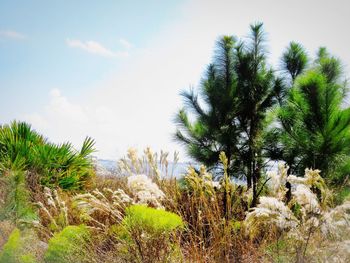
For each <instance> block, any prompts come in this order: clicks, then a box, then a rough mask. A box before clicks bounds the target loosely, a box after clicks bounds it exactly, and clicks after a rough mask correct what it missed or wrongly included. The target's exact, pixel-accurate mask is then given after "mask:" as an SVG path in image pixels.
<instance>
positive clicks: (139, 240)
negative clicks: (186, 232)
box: [118, 205, 184, 262]
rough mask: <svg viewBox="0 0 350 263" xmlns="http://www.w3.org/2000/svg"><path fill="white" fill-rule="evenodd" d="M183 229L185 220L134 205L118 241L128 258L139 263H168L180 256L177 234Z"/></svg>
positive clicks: (168, 213) (128, 211)
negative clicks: (125, 250) (125, 248)
mask: <svg viewBox="0 0 350 263" xmlns="http://www.w3.org/2000/svg"><path fill="white" fill-rule="evenodd" d="M183 228H184V224H183V222H182V219H181V218H180V217H179V216H178V215H176V214H174V213H171V212H167V211H164V210H158V209H154V208H150V207H147V206H144V205H133V206H130V207H129V208H127V209H126V216H125V218H124V220H123V222H122V224H121V227H120V228H119V233H118V234H119V238H120V239H121V241H122V242H123V243H124V245H125V246H127V252H128V256H129V257H132V259H130V258H129V259H128V260H136V261H137V262H169V261H172V260H174V258H175V257H176V256H179V253H176V252H178V246H176V242H175V240H176V239H175V237H176V232H177V231H181V230H182V229H183Z"/></svg>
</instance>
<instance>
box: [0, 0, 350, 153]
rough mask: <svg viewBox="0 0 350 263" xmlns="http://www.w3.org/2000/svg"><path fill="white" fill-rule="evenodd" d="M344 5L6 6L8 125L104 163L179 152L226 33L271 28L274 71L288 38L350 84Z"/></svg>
mask: <svg viewBox="0 0 350 263" xmlns="http://www.w3.org/2000/svg"><path fill="white" fill-rule="evenodd" d="M349 7H350V4H349V3H348V1H346V0H333V1H328V0H317V1H316V0H308V1H305V0H304V1H300V0H295V1H288V0H278V1H277V0H245V1H243V0H241V1H236V0H230V1H229V0H216V1H214V0H212V1H209V0H178V1H175V0H167V1H161V0H147V1H146V0H139V1H136V0H124V1H121V0H105V1H97V0H95V1H93V0H80V1H79V0H75V1H59V0H52V1H45V0H22V1H17V0H11V1H10V0H8V1H4V0H0V123H1V124H4V123H8V122H10V121H12V120H14V119H16V120H22V121H26V122H29V123H31V124H32V127H33V128H34V129H35V130H37V131H38V132H40V133H43V134H44V135H45V136H46V137H48V138H49V140H50V141H52V142H55V143H62V142H66V141H70V142H72V143H73V145H74V146H76V147H77V148H78V147H80V145H81V143H82V141H83V140H84V138H85V137H86V136H91V137H92V138H94V139H95V140H96V148H97V150H98V151H97V152H96V154H95V155H96V156H98V157H99V158H104V159H117V158H119V157H121V156H123V155H125V153H126V151H127V149H128V148H130V147H133V148H136V149H138V150H139V151H140V152H141V151H142V149H144V148H145V147H151V148H152V149H153V150H154V151H160V150H161V149H163V150H166V151H169V152H173V151H175V150H177V151H179V152H180V157H181V160H186V159H188V156H186V154H185V149H184V148H183V147H182V146H181V145H179V144H177V143H176V142H174V141H173V139H172V138H173V137H172V134H173V133H174V131H175V129H176V127H175V125H174V123H173V119H174V116H175V114H176V112H177V111H178V110H179V109H180V108H181V107H182V105H183V104H182V99H181V97H180V95H179V94H180V92H181V91H183V90H186V89H188V88H189V87H191V86H192V87H194V88H196V87H198V85H199V82H200V79H201V77H202V76H203V72H204V70H205V68H206V66H207V65H208V64H209V63H210V61H211V57H212V55H213V50H214V47H215V41H216V40H217V38H218V37H219V36H222V35H234V36H237V37H240V38H244V37H246V36H247V35H248V33H249V25H250V24H252V23H254V22H258V21H260V22H263V23H264V28H265V31H266V33H267V40H268V42H267V44H268V45H267V47H268V50H269V62H270V63H271V65H275V66H277V65H278V61H279V58H280V56H281V54H282V52H283V50H284V49H285V47H286V46H287V45H288V43H289V42H290V41H297V42H299V43H301V44H302V45H303V46H304V47H305V48H306V49H307V51H308V53H309V54H310V56H313V55H314V54H315V52H316V51H317V49H318V47H320V46H325V47H327V48H328V49H329V51H330V52H331V53H332V54H334V55H336V56H337V57H339V58H341V60H342V62H343V64H344V70H345V72H346V73H347V76H350V74H349V73H350V70H349V66H348V65H349V63H350V50H349V47H350V37H349V34H348V27H349V26H350V16H349V10H350V8H349Z"/></svg>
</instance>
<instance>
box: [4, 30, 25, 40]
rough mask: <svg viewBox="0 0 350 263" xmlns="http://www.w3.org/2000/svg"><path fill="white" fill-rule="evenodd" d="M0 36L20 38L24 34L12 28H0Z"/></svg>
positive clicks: (23, 37) (22, 37)
mask: <svg viewBox="0 0 350 263" xmlns="http://www.w3.org/2000/svg"><path fill="white" fill-rule="evenodd" d="M0 37H4V38H11V39H17V40H22V39H25V38H26V36H25V35H23V34H22V33H19V32H16V31H13V30H0Z"/></svg>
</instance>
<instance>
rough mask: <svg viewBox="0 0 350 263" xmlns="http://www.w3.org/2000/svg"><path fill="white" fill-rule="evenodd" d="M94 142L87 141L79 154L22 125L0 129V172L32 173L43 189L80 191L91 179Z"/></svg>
mask: <svg viewBox="0 0 350 263" xmlns="http://www.w3.org/2000/svg"><path fill="white" fill-rule="evenodd" d="M93 147H94V141H93V140H92V139H91V138H89V137H88V138H86V139H85V141H84V143H83V146H82V148H81V150H80V151H76V150H74V149H73V146H72V145H71V144H70V143H64V144H60V145H56V144H53V143H50V142H48V141H47V139H46V138H44V137H43V136H42V135H40V134H39V133H37V132H36V131H35V130H33V129H32V128H31V126H30V125H29V124H27V123H25V122H16V121H14V122H12V123H11V124H9V125H4V126H0V163H1V170H21V171H32V172H34V173H36V174H39V175H40V178H39V180H40V182H41V184H43V185H46V186H50V187H53V186H59V187H61V188H62V189H68V190H76V189H82V188H83V187H84V186H85V185H86V183H87V182H88V181H89V179H90V178H91V176H92V175H93V173H94V172H93V165H92V160H91V158H89V155H90V154H91V153H92V152H93V151H94V148H93Z"/></svg>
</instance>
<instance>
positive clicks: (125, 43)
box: [119, 38, 132, 49]
mask: <svg viewBox="0 0 350 263" xmlns="http://www.w3.org/2000/svg"><path fill="white" fill-rule="evenodd" d="M119 44H121V45H122V46H123V47H124V48H126V49H130V48H132V44H131V43H130V42H129V41H127V40H126V39H124V38H120V39H119Z"/></svg>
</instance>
